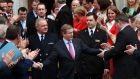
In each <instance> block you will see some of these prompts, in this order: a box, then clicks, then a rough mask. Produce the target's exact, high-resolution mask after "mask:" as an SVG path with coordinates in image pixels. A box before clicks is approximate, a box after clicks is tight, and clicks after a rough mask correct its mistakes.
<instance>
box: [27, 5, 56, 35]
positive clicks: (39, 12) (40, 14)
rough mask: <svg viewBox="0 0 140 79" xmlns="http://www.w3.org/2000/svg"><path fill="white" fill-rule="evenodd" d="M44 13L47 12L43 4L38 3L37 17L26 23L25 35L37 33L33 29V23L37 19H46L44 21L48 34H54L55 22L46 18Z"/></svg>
mask: <svg viewBox="0 0 140 79" xmlns="http://www.w3.org/2000/svg"><path fill="white" fill-rule="evenodd" d="M46 12H47V9H46V8H45V5H44V4H43V3H39V4H38V5H37V17H36V18H35V19H32V20H31V21H28V22H27V34H28V35H29V36H30V35H33V34H35V33H36V32H37V30H36V28H35V21H36V19H37V18H44V19H46V21H47V23H48V32H53V33H56V30H55V22H54V21H53V20H51V19H49V18H47V17H46Z"/></svg>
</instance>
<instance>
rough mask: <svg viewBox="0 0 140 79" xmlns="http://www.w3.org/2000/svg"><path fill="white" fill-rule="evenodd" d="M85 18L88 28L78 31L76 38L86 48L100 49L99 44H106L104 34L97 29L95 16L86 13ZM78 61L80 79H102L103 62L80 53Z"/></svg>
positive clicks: (98, 58) (95, 57) (100, 59)
mask: <svg viewBox="0 0 140 79" xmlns="http://www.w3.org/2000/svg"><path fill="white" fill-rule="evenodd" d="M86 17H87V25H88V28H86V29H84V30H82V31H80V33H79V35H78V37H79V38H80V39H81V40H82V41H83V42H84V43H85V44H86V45H87V46H89V47H91V48H97V49H100V48H101V46H100V44H101V43H106V42H107V35H106V32H105V31H104V30H102V29H100V28H99V25H98V24H97V22H96V18H97V16H96V15H93V13H88V14H87V15H86ZM80 59H81V70H82V71H81V73H82V74H81V76H82V77H81V78H82V79H102V75H103V71H104V61H103V59H102V58H100V57H98V56H93V55H87V54H85V53H82V54H81V55H80Z"/></svg>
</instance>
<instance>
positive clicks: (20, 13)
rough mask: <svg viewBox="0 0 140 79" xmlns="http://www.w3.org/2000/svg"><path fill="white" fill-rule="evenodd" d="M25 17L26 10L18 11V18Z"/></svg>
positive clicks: (22, 18) (24, 18)
mask: <svg viewBox="0 0 140 79" xmlns="http://www.w3.org/2000/svg"><path fill="white" fill-rule="evenodd" d="M26 17H27V11H19V18H20V20H23V21H24V20H26Z"/></svg>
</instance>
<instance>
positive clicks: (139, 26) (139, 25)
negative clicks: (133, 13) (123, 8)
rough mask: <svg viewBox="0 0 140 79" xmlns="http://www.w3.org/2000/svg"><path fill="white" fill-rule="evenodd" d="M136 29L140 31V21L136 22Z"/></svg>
mask: <svg viewBox="0 0 140 79" xmlns="http://www.w3.org/2000/svg"><path fill="white" fill-rule="evenodd" d="M135 23H136V27H137V28H138V29H140V21H138V20H136V22H135Z"/></svg>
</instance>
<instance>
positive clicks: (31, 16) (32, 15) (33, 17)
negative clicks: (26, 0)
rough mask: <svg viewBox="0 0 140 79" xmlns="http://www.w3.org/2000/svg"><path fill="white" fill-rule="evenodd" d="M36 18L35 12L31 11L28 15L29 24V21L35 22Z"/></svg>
mask: <svg viewBox="0 0 140 79" xmlns="http://www.w3.org/2000/svg"><path fill="white" fill-rule="evenodd" d="M35 18H36V17H35V15H34V13H33V11H30V12H29V13H28V14H27V22H28V21H31V20H33V19H35Z"/></svg>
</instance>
